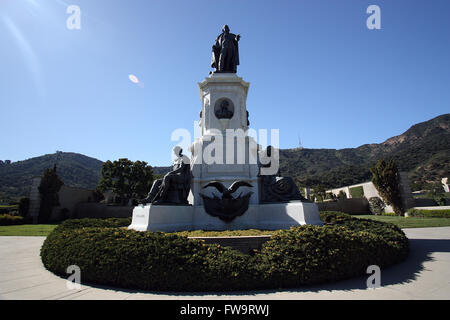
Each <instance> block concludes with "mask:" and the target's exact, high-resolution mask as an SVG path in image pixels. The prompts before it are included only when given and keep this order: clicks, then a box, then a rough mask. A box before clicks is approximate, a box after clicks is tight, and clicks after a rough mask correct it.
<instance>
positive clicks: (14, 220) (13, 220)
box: [0, 214, 25, 226]
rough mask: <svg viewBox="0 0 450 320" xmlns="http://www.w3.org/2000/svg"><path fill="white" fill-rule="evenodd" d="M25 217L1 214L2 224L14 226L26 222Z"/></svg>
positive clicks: (0, 221)
mask: <svg viewBox="0 0 450 320" xmlns="http://www.w3.org/2000/svg"><path fill="white" fill-rule="evenodd" d="M24 223H25V219H24V218H23V217H21V216H12V215H10V214H0V226H12V225H18V224H24Z"/></svg>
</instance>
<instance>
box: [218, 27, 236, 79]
mask: <svg viewBox="0 0 450 320" xmlns="http://www.w3.org/2000/svg"><path fill="white" fill-rule="evenodd" d="M240 38H241V35H239V34H238V35H235V34H233V33H230V28H228V26H227V25H224V26H223V28H222V33H221V34H220V35H219V36H218V37H217V39H216V43H215V44H214V45H213V47H212V51H213V52H212V61H211V67H212V68H215V69H216V71H215V72H224V73H236V71H237V66H238V65H239V45H238V42H239V40H240Z"/></svg>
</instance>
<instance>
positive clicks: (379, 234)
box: [41, 212, 409, 292]
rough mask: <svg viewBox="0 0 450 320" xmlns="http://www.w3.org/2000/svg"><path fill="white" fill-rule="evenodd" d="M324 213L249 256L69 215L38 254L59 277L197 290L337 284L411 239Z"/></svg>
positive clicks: (402, 255) (118, 222)
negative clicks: (77, 272)
mask: <svg viewBox="0 0 450 320" xmlns="http://www.w3.org/2000/svg"><path fill="white" fill-rule="evenodd" d="M321 218H322V220H323V221H324V222H325V225H324V226H323V227H319V226H312V225H305V226H299V227H292V228H290V229H289V230H280V231H277V232H276V233H274V234H273V235H272V237H271V239H270V240H269V241H267V242H265V243H264V244H263V246H262V248H261V250H255V251H254V252H253V254H250V255H249V254H243V253H240V252H239V251H237V250H233V249H231V248H228V247H221V246H220V245H217V244H205V243H203V242H202V241H199V240H194V239H188V238H187V237H181V236H177V235H174V234H164V233H155V232H138V231H134V230H127V229H126V228H121V227H124V226H126V225H127V223H129V220H127V219H106V220H96V219H82V220H68V221H66V222H64V223H62V224H61V225H59V226H58V227H57V228H55V230H54V231H53V232H52V233H51V234H50V235H49V236H48V237H47V239H46V240H45V242H44V244H43V246H42V248H41V257H42V261H43V263H44V266H45V267H46V268H47V269H48V270H50V271H52V272H54V273H55V274H57V275H60V276H62V277H64V278H66V277H67V274H66V269H67V267H68V266H70V265H78V266H79V267H80V269H81V279H82V281H83V283H95V284H101V285H110V286H114V287H120V288H127V289H138V290H152V291H155V290H156V291H189V292H197V291H242V290H256V289H274V288H275V289H276V288H290V287H299V286H302V285H311V284H318V283H324V282H329V281H337V280H342V279H347V278H351V277H354V276H359V275H362V274H365V272H366V268H367V267H368V266H369V265H373V264H376V265H378V266H380V267H381V268H383V267H387V266H390V265H393V264H395V263H398V262H401V261H403V260H404V259H406V257H407V256H408V253H409V244H408V239H407V238H406V236H405V235H404V233H403V232H402V231H401V229H399V228H398V227H397V226H395V225H393V224H389V223H384V222H379V221H373V220H368V219H359V218H353V217H351V216H349V215H346V214H342V213H332V212H322V213H321ZM102 242H103V245H99V243H102ZM199 279H201V281H199Z"/></svg>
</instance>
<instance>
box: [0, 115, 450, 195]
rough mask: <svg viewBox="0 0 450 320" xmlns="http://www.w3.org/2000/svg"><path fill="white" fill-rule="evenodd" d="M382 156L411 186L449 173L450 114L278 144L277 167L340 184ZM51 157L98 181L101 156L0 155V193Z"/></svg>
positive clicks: (364, 175)
mask: <svg viewBox="0 0 450 320" xmlns="http://www.w3.org/2000/svg"><path fill="white" fill-rule="evenodd" d="M380 158H385V159H394V160H396V162H397V164H398V166H399V168H400V169H401V170H403V171H408V173H409V177H410V181H411V187H412V189H413V191H414V190H419V189H421V188H423V187H424V185H425V183H426V182H427V181H438V180H440V178H442V177H450V161H449V160H450V114H444V115H441V116H438V117H436V118H434V119H431V120H429V121H425V122H421V123H418V124H416V125H414V126H412V127H411V128H410V129H408V130H407V131H406V132H404V133H403V134H401V135H399V136H395V137H392V138H389V139H387V140H386V141H385V142H383V143H380V144H366V145H362V146H360V147H358V148H348V149H301V150H299V149H285V150H280V171H281V174H282V175H285V176H291V177H293V178H295V179H296V180H297V181H298V182H299V183H300V184H302V185H304V186H315V185H318V184H321V185H324V186H325V187H327V188H331V187H340V186H345V185H350V184H355V183H359V182H364V181H367V180H370V178H371V174H370V171H369V168H370V167H371V166H373V165H374V164H375V162H376V161H377V160H378V159H380ZM111 160H115V159H111ZM55 162H57V166H58V174H59V175H60V176H61V178H62V180H63V181H64V183H65V184H66V185H69V186H74V187H82V188H89V189H92V188H95V186H96V185H97V182H98V180H99V178H100V172H101V167H102V161H100V160H97V159H94V158H90V157H87V156H85V155H82V154H78V153H69V152H57V153H55V154H47V155H44V156H40V157H36V158H32V159H28V160H24V161H17V162H13V163H9V164H8V163H4V162H2V161H0V195H1V194H4V195H8V196H14V197H20V196H26V195H28V192H29V187H30V183H31V178H33V177H34V176H41V175H42V173H43V171H44V170H45V169H46V168H50V167H52V166H53V164H54V163H55ZM170 169H171V167H154V168H153V172H154V173H155V174H164V173H166V172H168V171H169V170H170Z"/></svg>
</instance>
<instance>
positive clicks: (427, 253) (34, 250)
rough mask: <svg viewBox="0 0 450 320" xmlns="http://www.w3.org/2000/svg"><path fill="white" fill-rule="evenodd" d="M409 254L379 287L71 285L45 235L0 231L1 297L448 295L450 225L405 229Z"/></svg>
mask: <svg viewBox="0 0 450 320" xmlns="http://www.w3.org/2000/svg"><path fill="white" fill-rule="evenodd" d="M404 231H405V233H406V235H407V236H408V238H409V239H410V245H411V255H410V257H409V258H408V260H407V261H405V262H403V263H401V264H398V265H396V266H393V267H391V268H388V269H386V270H382V271H381V285H382V286H381V288H377V289H367V288H366V280H367V277H359V278H355V279H351V280H346V281H340V282H337V283H332V284H324V285H320V286H314V287H305V288H298V289H289V290H282V291H276V290H270V291H252V292H233V293H220V292H215V293H192V294H186V293H170V292H163V293H158V292H138V291H130V290H120V289H112V288H106V287H100V286H82V288H81V289H80V290H69V289H67V287H66V281H65V279H62V278H60V277H57V276H55V275H53V274H52V273H51V272H49V271H47V270H46V269H45V268H44V266H43V265H42V262H41V259H40V256H39V250H40V247H41V246H42V243H43V241H44V239H45V238H44V237H0V299H21V300H22V299H50V300H54V299H82V300H85V299H95V300H99V299H100V300H106V299H115V300H122V299H158V300H160V299H171V300H175V299H182V300H186V299H223V300H224V299H231V300H238V299H258V300H264V299H270V300H277V299H286V300H291V299H295V300H305V299H314V300H317V299H388V300H392V299H445V300H448V299H450V227H442V228H423V229H405V230H404Z"/></svg>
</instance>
